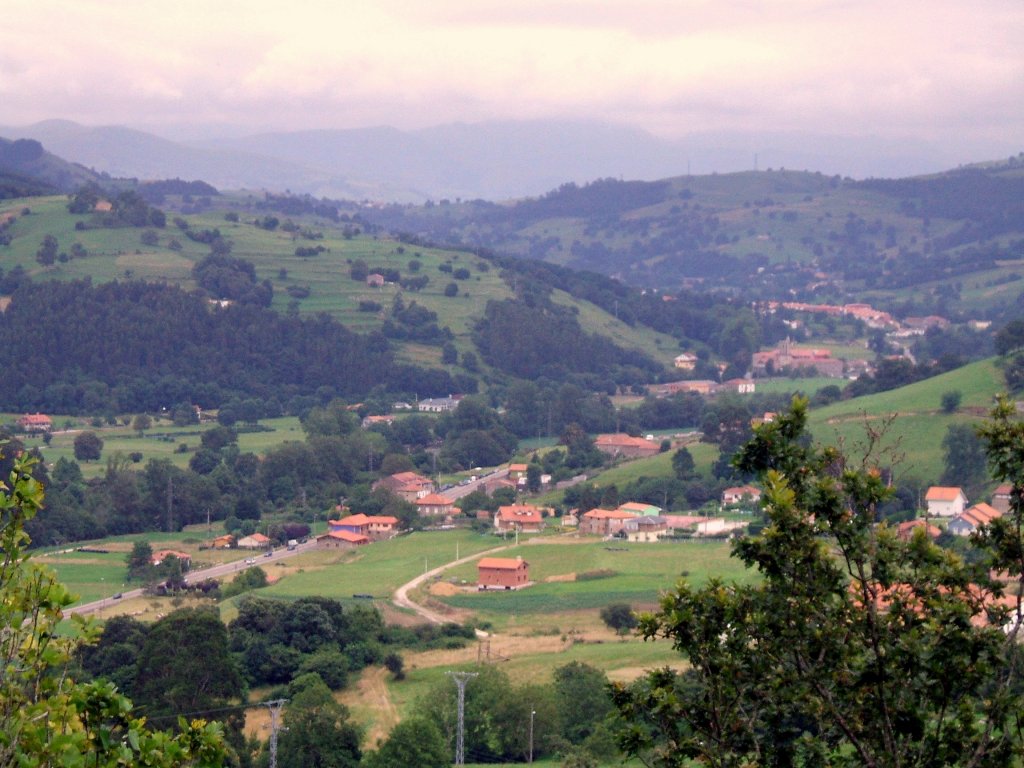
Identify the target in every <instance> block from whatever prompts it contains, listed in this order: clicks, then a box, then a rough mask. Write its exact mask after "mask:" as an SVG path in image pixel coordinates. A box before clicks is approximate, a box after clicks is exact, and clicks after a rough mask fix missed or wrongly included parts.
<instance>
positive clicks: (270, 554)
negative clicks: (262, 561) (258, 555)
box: [263, 549, 274, 557]
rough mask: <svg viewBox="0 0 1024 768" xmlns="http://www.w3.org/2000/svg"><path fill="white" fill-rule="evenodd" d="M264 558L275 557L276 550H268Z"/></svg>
mask: <svg viewBox="0 0 1024 768" xmlns="http://www.w3.org/2000/svg"><path fill="white" fill-rule="evenodd" d="M263 556H264V557H273V556H274V550H272V549H268V550H267V551H266V552H264V553H263Z"/></svg>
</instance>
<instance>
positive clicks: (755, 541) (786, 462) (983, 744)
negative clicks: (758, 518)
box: [614, 400, 1024, 768]
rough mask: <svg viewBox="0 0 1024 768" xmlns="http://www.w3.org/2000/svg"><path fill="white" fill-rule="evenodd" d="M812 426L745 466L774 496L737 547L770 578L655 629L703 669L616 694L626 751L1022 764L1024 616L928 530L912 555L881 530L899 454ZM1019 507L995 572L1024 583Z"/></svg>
mask: <svg viewBox="0 0 1024 768" xmlns="http://www.w3.org/2000/svg"><path fill="white" fill-rule="evenodd" d="M1006 410H1007V414H1004V421H1003V422H999V421H997V422H996V423H995V424H994V425H993V426H992V427H991V432H992V434H993V435H994V436H995V437H994V439H993V438H990V446H991V447H990V449H989V450H990V453H989V455H990V457H992V459H993V462H994V465H995V466H996V469H997V475H998V476H1000V477H1001V478H1003V479H1012V480H1013V482H1014V485H1015V488H1018V489H1024V458H1022V455H1024V450H1022V449H1021V447H1020V445H1024V442H1021V441H1020V437H1022V436H1024V431H1022V430H1021V427H1020V425H1019V423H1017V422H1011V421H1010V418H1009V415H1008V413H1009V408H1007V409H1006ZM805 424H806V401H802V400H796V401H794V405H793V408H792V410H791V412H790V413H788V414H786V415H785V416H783V417H782V418H780V419H778V420H776V421H775V422H774V423H771V424H766V425H764V426H761V427H759V428H758V429H757V431H756V434H755V436H754V439H753V440H751V441H750V442H749V443H747V444H746V445H745V446H744V447H743V448H742V449H741V451H740V452H739V453H738V454H737V456H736V458H735V459H734V461H735V463H736V466H737V468H738V469H739V470H741V471H743V472H754V473H756V474H757V475H759V476H760V478H761V480H762V483H763V485H764V488H765V493H764V504H765V514H766V518H767V526H766V527H765V529H764V532H763V534H762V535H760V536H756V537H750V538H745V539H742V540H740V541H739V542H738V543H737V544H736V545H735V547H734V556H736V557H738V558H739V559H740V560H741V561H742V562H743V563H744V564H745V565H747V566H748V567H751V568H755V569H757V571H758V572H759V574H760V577H761V578H760V580H759V582H758V583H756V584H753V585H737V584H727V583H724V582H722V581H719V580H713V581H712V582H710V583H709V584H707V585H705V586H704V587H702V588H694V587H692V586H690V585H688V584H686V583H682V584H680V585H679V586H678V587H677V588H676V589H674V590H673V591H672V592H671V593H670V594H668V595H666V596H665V597H664V598H663V599H662V602H661V607H660V609H659V611H658V612H657V613H655V614H653V615H649V616H645V617H644V618H643V620H642V622H641V630H642V632H643V634H644V636H645V637H649V638H653V637H665V638H668V639H669V640H671V642H672V643H673V645H674V647H675V648H676V649H677V650H679V651H680V652H682V653H683V654H685V655H686V656H687V657H688V659H689V661H690V665H691V666H690V669H689V670H688V671H687V672H685V673H676V672H673V671H672V670H670V669H663V670H659V671H657V672H652V673H649V674H648V675H647V676H645V677H644V678H643V679H642V680H641V681H640V682H638V683H637V684H635V685H633V686H630V687H626V686H618V687H617V688H616V689H615V693H614V696H615V700H616V704H617V706H618V709H619V711H620V713H621V714H622V716H623V717H624V719H625V721H626V723H627V726H626V728H625V729H624V731H623V733H622V743H623V745H624V746H625V747H626V748H627V750H628V751H629V752H630V753H631V754H642V755H644V757H645V759H646V760H647V761H648V763H649V764H652V765H657V766H682V765H687V764H689V763H688V761H690V760H698V761H701V762H704V763H706V764H709V765H716V766H741V765H822V766H852V765H860V766H877V767H878V768H882V767H886V768H889V767H892V768H895V767H896V766H909V765H914V766H968V765H970V766H992V767H993V768H995V766H1004V765H1010V764H1013V763H1014V761H1015V760H1019V759H1020V756H1021V754H1022V747H1021V735H1022V734H1021V730H1020V724H1019V720H1018V713H1019V712H1020V711H1021V706H1022V705H1024V700H1022V694H1021V685H1020V675H1021V671H1022V666H1021V661H1022V659H1021V653H1020V649H1019V647H1018V643H1017V635H1018V633H1019V631H1020V619H1019V615H1020V614H1019V613H1014V612H1013V611H1012V609H1009V608H1007V607H1005V606H1004V605H1003V604H1002V602H1001V596H1002V595H1003V592H1004V589H1003V586H1002V585H1001V584H999V583H995V582H993V581H991V579H990V578H989V568H988V567H987V565H988V564H987V563H986V564H982V565H980V566H978V567H974V568H972V567H969V566H967V565H965V564H964V563H963V562H962V561H961V560H960V559H959V558H957V557H956V556H954V555H951V554H949V553H946V552H943V551H942V550H939V549H938V548H937V547H936V546H935V545H933V544H932V543H931V542H930V541H929V540H928V539H927V537H926V536H924V534H923V532H921V534H920V535H918V536H916V537H915V538H914V539H913V540H912V541H910V542H904V541H901V540H900V539H898V538H897V537H896V536H895V535H894V533H893V531H892V530H890V529H889V528H887V527H885V526H881V527H879V526H877V525H876V524H875V519H876V508H877V506H878V504H879V503H880V502H881V501H883V500H884V499H885V498H886V497H887V496H888V495H889V494H890V489H889V488H887V486H886V483H885V481H884V479H883V476H884V475H883V472H882V471H881V469H882V468H883V466H884V464H885V458H884V457H877V456H874V457H872V456H870V455H869V457H868V458H867V459H866V460H864V461H863V462H862V463H858V464H854V463H853V462H851V461H849V460H847V459H846V458H845V457H844V456H843V455H841V453H839V452H838V451H837V450H835V449H833V448H819V447H815V446H812V445H807V444H806V442H805V441H804V440H803V439H802V438H803V435H804V430H805ZM1014 439H1016V440H1017V441H1018V442H1017V443H1014V442H1013V440H1014ZM1019 500H1020V495H1018V496H1017V502H1016V503H1015V504H1014V509H1013V515H1012V522H1010V523H1009V524H1006V525H1002V526H1000V528H999V529H998V536H997V539H998V541H999V542H1000V543H1002V544H1004V545H1005V546H1004V548H1003V552H1004V556H1003V557H996V558H993V559H992V564H994V565H997V566H1000V567H1003V568H1005V569H1006V570H1007V571H1009V573H1010V575H1011V579H1012V580H1013V581H1014V582H1015V583H1020V581H1021V579H1022V578H1024V576H1022V574H1024V562H1022V560H1021V555H1020V552H1021V540H1020V533H1019V531H1020V522H1021V520H1020V514H1021V511H1022V505H1021V504H1020V503H1019ZM997 552H998V550H997ZM1020 601H1021V598H1020V597H1014V598H1013V602H1014V603H1015V605H1016V607H1017V608H1018V609H1019V608H1020V607H1021V605H1020ZM1004 625H1005V627H1006V631H1004Z"/></svg>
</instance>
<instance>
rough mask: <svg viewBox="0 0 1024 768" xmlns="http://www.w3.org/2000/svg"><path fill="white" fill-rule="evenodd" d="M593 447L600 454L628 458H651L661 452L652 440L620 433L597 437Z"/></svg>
mask: <svg viewBox="0 0 1024 768" xmlns="http://www.w3.org/2000/svg"><path fill="white" fill-rule="evenodd" d="M594 447H595V448H597V450H599V451H601V452H602V453H608V454H611V455H612V456H626V457H629V458H634V457H637V456H653V455H654V454H656V453H658V452H659V451H660V450H661V447H660V446H659V444H658V443H656V442H654V441H653V440H644V439H643V438H642V437H630V436H629V435H626V434H623V433H621V432H619V433H616V434H612V435H598V436H597V438H596V439H595V440H594Z"/></svg>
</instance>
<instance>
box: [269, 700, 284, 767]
mask: <svg viewBox="0 0 1024 768" xmlns="http://www.w3.org/2000/svg"><path fill="white" fill-rule="evenodd" d="M286 701H288V699H274V700H273V701H268V702H266V706H267V709H269V710H270V768H277V731H278V726H277V718H278V715H280V714H281V707H283V706H284V703H285V702H286Z"/></svg>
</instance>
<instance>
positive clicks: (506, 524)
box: [494, 504, 544, 533]
mask: <svg viewBox="0 0 1024 768" xmlns="http://www.w3.org/2000/svg"><path fill="white" fill-rule="evenodd" d="M494 529H495V530H496V531H500V532H502V533H504V532H505V531H510V532H511V531H519V532H520V533H540V532H541V531H542V530H544V510H542V509H541V508H540V507H535V506H533V505H531V504H509V505H508V506H504V507H498V511H497V512H496V513H495V514H494Z"/></svg>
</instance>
